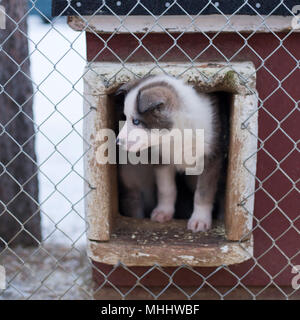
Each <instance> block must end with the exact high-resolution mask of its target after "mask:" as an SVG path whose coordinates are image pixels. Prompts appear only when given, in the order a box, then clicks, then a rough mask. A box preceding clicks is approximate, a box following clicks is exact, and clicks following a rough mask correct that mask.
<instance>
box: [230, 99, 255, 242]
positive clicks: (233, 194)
mask: <svg viewBox="0 0 300 320" xmlns="http://www.w3.org/2000/svg"><path fill="white" fill-rule="evenodd" d="M257 103H258V99H257V95H256V94H253V95H248V96H241V95H234V97H233V102H232V106H231V108H232V112H231V119H230V122H231V124H230V128H231V132H230V146H231V148H230V150H229V161H228V176H227V185H226V195H225V199H226V200H225V203H226V210H225V211H226V212H230V213H231V214H226V215H225V222H226V223H225V225H226V228H225V229H226V235H227V239H228V240H232V241H239V240H245V239H247V238H249V237H250V232H251V230H252V221H253V219H252V216H253V210H254V190H255V174H256V161H257V156H256V153H257V138H256V137H257V112H256V109H257ZM244 122H245V123H244ZM249 131H251V132H252V134H251V133H250V132H249ZM245 161H246V162H245ZM245 166H246V168H247V169H246V168H245ZM251 173H252V174H253V175H252V174H251ZM249 212H250V214H249Z"/></svg>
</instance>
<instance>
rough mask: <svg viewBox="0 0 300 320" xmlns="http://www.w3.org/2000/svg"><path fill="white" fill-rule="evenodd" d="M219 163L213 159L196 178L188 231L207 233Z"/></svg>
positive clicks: (209, 226) (210, 223)
mask: <svg viewBox="0 0 300 320" xmlns="http://www.w3.org/2000/svg"><path fill="white" fill-rule="evenodd" d="M220 168H221V162H220V160H219V159H215V160H214V162H213V163H209V164H208V167H207V168H206V169H204V171H203V173H202V174H201V175H200V176H198V180H197V187H196V190H195V193H194V210H193V214H192V216H191V218H190V219H189V221H188V226H187V227H188V229H189V230H192V231H193V232H198V231H207V230H209V229H210V228H211V225H212V210H213V204H214V199H215V194H216V191H217V185H218V180H219V175H220Z"/></svg>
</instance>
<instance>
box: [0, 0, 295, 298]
mask: <svg viewBox="0 0 300 320" xmlns="http://www.w3.org/2000/svg"><path fill="white" fill-rule="evenodd" d="M21 2H22V3H21ZM29 2H30V6H27V3H25V1H19V4H17V5H18V9H16V8H15V9H13V8H11V4H9V2H8V1H4V0H2V2H0V5H2V7H1V8H0V15H1V14H2V15H4V16H5V19H6V26H7V28H9V30H8V29H3V30H0V32H1V33H2V37H0V39H1V43H0V55H1V56H2V60H1V59H0V63H1V62H2V63H3V61H6V62H5V64H3V65H1V64H0V68H2V70H0V72H1V73H3V74H4V71H3V70H4V69H3V68H7V69H9V67H8V64H12V65H13V68H11V69H9V70H10V71H9V72H8V73H9V74H6V76H5V77H1V83H0V85H1V86H0V96H2V97H4V98H3V99H4V100H1V102H2V103H4V102H5V101H6V102H7V103H9V106H8V107H6V106H5V105H4V106H3V108H2V109H1V112H2V113H3V114H2V115H0V126H1V127H0V129H1V133H0V137H1V139H2V140H1V144H0V147H1V153H2V154H7V155H6V156H5V157H2V158H1V170H0V180H2V182H0V190H1V189H2V190H1V191H2V193H0V194H1V198H0V203H1V206H0V209H1V211H0V218H1V217H2V219H6V218H5V217H9V219H6V220H1V223H2V221H5V223H10V222H9V221H11V220H13V221H11V223H12V224H13V223H14V224H16V225H17V227H16V228H14V231H12V233H11V234H10V235H9V236H8V237H7V236H2V234H1V233H0V237H1V242H2V243H1V247H0V265H2V266H4V268H5V274H6V280H5V288H4V287H3V288H2V290H0V297H1V299H93V298H94V297H95V296H97V295H98V297H101V298H110V297H114V298H119V299H127V298H130V297H142V296H143V294H144V296H145V297H147V298H152V299H160V298H165V299H169V298H171V299H173V298H174V297H175V298H176V297H180V298H186V299H193V298H203V299H205V298H207V299H209V298H214V299H227V298H239V297H244V298H247V299H260V298H269V297H275V298H280V299H289V298H295V297H296V293H297V292H299V291H298V289H299V288H298V287H299V286H298V284H297V280H295V279H294V277H296V276H297V274H298V272H299V269H300V267H299V265H300V260H299V188H298V187H299V148H298V141H299V129H298V124H297V119H298V118H299V97H300V94H299V51H297V50H298V49H299V46H298V47H297V45H294V42H297V41H298V42H299V34H298V33H297V32H296V29H295V28H289V29H288V30H284V32H278V30H277V29H274V27H273V22H272V19H271V18H272V17H276V16H274V14H276V10H284V11H285V12H287V15H288V19H290V21H291V22H290V23H292V20H293V17H296V16H297V10H294V9H293V8H294V6H292V7H291V3H290V2H288V1H277V2H276V4H275V3H274V4H273V6H272V9H270V10H269V11H268V14H262V13H260V10H259V9H260V7H261V6H263V5H264V2H259V1H255V2H253V1H237V2H236V3H239V4H238V5H237V4H235V5H236V7H235V8H234V10H233V11H232V13H231V14H228V12H223V9H222V8H223V7H222V5H224V3H223V2H222V1H219V2H216V1H205V5H203V6H202V7H201V8H200V9H199V10H198V11H197V14H191V13H190V10H189V9H187V8H186V6H185V5H184V4H183V3H182V1H169V2H164V4H163V6H164V9H162V10H161V11H160V12H159V14H157V13H153V12H152V11H151V10H150V9H149V8H148V6H147V5H146V4H145V3H144V2H143V1H135V4H132V5H131V7H130V9H129V10H128V11H127V13H126V14H125V15H118V14H117V13H116V12H115V11H116V10H117V8H118V7H121V6H122V5H123V4H122V1H115V2H114V4H113V5H112V4H111V3H112V2H107V1H103V2H102V4H100V5H98V7H97V9H96V10H93V12H92V13H90V14H89V15H83V14H82V11H81V10H82V7H83V6H84V5H85V4H84V1H66V3H65V4H64V6H63V7H62V10H61V11H60V14H59V15H58V16H57V17H55V18H53V19H50V18H49V17H48V16H47V15H45V14H44V12H43V10H42V9H41V7H40V6H39V5H38V3H39V1H34V0H30V1H29ZM295 5H296V4H295ZM175 8H176V10H179V11H180V12H181V13H180V15H181V17H184V18H185V19H187V20H186V21H188V22H186V23H185V25H184V27H181V29H180V28H179V29H178V30H176V32H175V33H174V32H172V31H170V30H171V29H170V28H169V27H166V26H165V25H164V23H162V19H163V18H164V17H165V16H166V15H168V12H169V11H170V10H172V9H175ZM137 9H139V10H143V12H144V14H146V15H147V17H148V18H151V21H152V22H151V23H150V24H151V25H150V26H149V25H148V27H147V29H146V30H144V32H143V33H139V32H133V31H132V29H131V27H129V26H128V24H127V21H128V18H129V16H131V15H132V13H133V12H134V10H137ZM210 9H212V10H214V13H215V14H218V15H219V16H218V19H219V20H218V21H221V22H220V23H221V25H220V27H218V30H217V31H213V32H209V31H208V30H206V29H205V28H204V29H205V30H203V27H202V25H201V23H200V22H201V17H202V15H203V14H205V12H206V10H210ZM69 10H72V13H73V14H74V15H77V16H78V17H79V18H80V19H81V21H82V28H81V30H80V31H73V30H72V29H71V28H70V27H69V26H68V25H67V23H66V20H65V18H64V17H63V16H64V15H65V14H67V13H68V12H70V11H69ZM243 10H247V12H248V11H249V10H250V11H251V16H252V17H255V19H258V20H256V23H255V25H254V26H252V27H251V28H252V29H251V30H250V31H249V30H248V31H247V30H243V29H242V28H240V27H239V26H238V25H237V24H235V23H233V21H234V19H235V17H238V15H239V14H240V13H241V12H243ZM33 11H35V12H37V13H38V15H39V16H40V17H42V18H43V20H44V21H47V23H44V22H43V21H42V20H41V19H39V17H38V16H32V15H30V14H31V13H32V12H33ZM102 11H104V12H106V13H107V14H109V15H110V16H111V17H113V18H114V19H115V20H114V25H116V26H114V27H113V30H112V31H111V32H110V33H109V34H101V33H98V32H96V31H95V28H93V27H91V24H92V21H93V19H94V18H95V17H96V16H97V15H98V14H99V13H100V12H102ZM10 12H13V13H14V14H13V16H11V15H10ZM244 14H245V13H244ZM281 18H282V17H278V23H279V22H280V19H281ZM296 19H297V18H296ZM26 21H27V22H26ZM199 21H200V22H199ZM285 21H286V20H285ZM293 21H294V20H293ZM26 24H28V30H27V27H26ZM270 24H272V26H270ZM155 30H156V31H155ZM157 30H159V31H158V32H159V33H160V34H163V35H164V36H165V37H167V39H168V42H167V44H166V43H165V44H164V45H162V47H163V52H162V53H160V52H159V50H158V51H157V50H156V49H155V47H154V46H153V47H152V46H151V45H149V40H148V38H147V37H148V36H149V35H151V34H152V33H153V32H154V31H155V32H157ZM191 30H192V31H193V32H197V33H198V34H200V35H201V41H202V42H203V46H202V47H201V50H198V47H197V46H195V47H197V48H196V49H195V50H194V51H193V50H191V48H190V47H186V46H185V40H184V39H185V37H186V36H187V35H188V34H190V33H191ZM224 31H226V33H225V36H224V37H225V38H226V37H227V38H228V37H231V38H232V39H238V41H237V42H236V43H234V44H233V47H234V48H233V49H232V50H234V51H232V52H230V50H229V51H228V48H227V49H226V50H225V49H224V46H225V47H226V46H228V43H227V42H226V41H225V40H224V39H221V40H220V36H221V37H222V36H223V34H224ZM246 31H247V32H246ZM86 32H88V33H89V35H90V36H92V37H94V38H95V39H97V41H98V42H99V44H101V45H99V49H98V50H97V52H96V53H95V54H93V55H92V56H90V57H89V63H88V66H89V65H92V62H94V61H101V60H102V58H103V56H109V57H110V59H113V60H114V61H117V62H118V63H119V70H118V72H116V75H117V73H119V72H121V71H122V70H129V69H130V68H129V69H128V63H129V62H130V61H132V59H133V60H134V59H135V58H134V57H135V55H136V54H137V52H139V51H141V50H143V52H144V53H143V54H144V55H147V60H148V61H149V62H151V63H153V69H154V68H159V69H161V72H165V70H164V69H163V67H162V65H163V62H165V61H168V55H169V54H170V52H172V50H175V49H176V50H177V52H178V54H180V56H181V58H180V59H181V61H185V63H188V64H189V67H188V68H187V70H185V71H184V72H187V71H188V70H190V69H193V68H195V65H196V63H197V61H199V60H201V59H202V58H203V61H209V55H210V54H211V53H212V52H214V54H213V56H214V57H216V56H217V57H218V61H221V62H222V63H223V64H224V68H225V67H228V66H229V67H230V66H231V63H232V62H233V61H236V60H237V61H240V60H244V61H249V60H253V61H254V64H255V67H256V73H257V83H258V93H257V99H258V107H257V110H256V114H257V113H258V124H259V134H258V136H257V135H256V133H255V132H251V131H249V133H250V134H252V135H254V136H255V137H256V138H257V141H258V149H257V153H256V154H255V155H252V156H257V159H258V161H257V173H256V174H255V172H254V173H253V172H250V173H251V174H252V175H253V176H255V180H256V187H255V192H254V193H253V192H252V193H251V194H248V195H247V197H246V198H249V199H250V198H252V199H253V198H254V197H255V209H254V214H253V213H252V212H249V214H251V215H252V216H253V229H252V230H251V233H253V235H254V256H252V258H251V259H250V260H249V262H246V265H245V266H244V267H243V268H239V265H237V266H227V265H221V266H219V267H216V268H206V269H205V270H204V271H202V269H201V268H193V267H191V266H188V265H182V266H179V267H175V268H173V269H172V270H171V271H170V270H169V269H168V268H167V269H166V268H164V267H162V266H160V265H157V264H155V265H153V266H152V267H147V268H144V269H139V270H138V269H134V268H131V267H128V266H126V265H125V264H123V263H121V262H120V263H118V264H117V265H115V266H113V267H112V268H109V269H105V268H104V267H100V266H99V265H97V264H94V263H93V261H91V259H90V258H88V256H87V253H86V247H85V246H86V230H87V224H86V221H85V219H86V218H85V213H84V200H85V198H86V196H87V194H88V193H89V192H92V189H90V190H88V191H84V183H88V184H89V181H87V180H86V178H85V175H84V172H83V158H84V156H85V151H84V149H83V142H85V143H89V141H84V137H83V134H82V124H83V121H84V118H85V117H87V116H88V114H89V113H91V112H94V110H93V108H91V109H90V110H89V111H88V113H84V112H83V109H82V103H83V101H84V100H86V98H85V97H84V94H83V77H84V71H83V70H84V67H85V65H86V43H85V41H86V39H85V33H86ZM261 32H263V33H261ZM120 33H127V34H129V35H130V36H131V37H132V39H133V40H132V41H134V42H135V43H136V45H135V46H134V48H133V49H132V50H129V51H130V52H127V53H126V54H119V52H116V50H115V46H116V43H114V39H117V40H116V41H118V39H120V38H118V37H119V36H120ZM266 34H268V36H267V37H269V38H271V40H270V43H269V42H268V41H269V40H268V39H269V38H267V37H265V35H266ZM3 35H4V36H3ZM264 37H265V38H264ZM227 38H226V39H227ZM12 39H14V41H21V40H23V43H28V46H29V47H28V52H27V54H26V56H25V57H23V58H20V56H18V54H17V53H16V51H15V50H14V48H13V49H11V46H12V47H14V45H9V42H10V41H12ZM164 39H166V38H164ZM264 39H266V46H267V50H260V51H259V50H258V49H257V48H261V49H264ZM223 41H224V42H225V45H222V42H223ZM293 41H294V42H293ZM150 42H151V40H150ZM229 43H230V42H229ZM169 44H170V45H169ZM166 46H168V47H167V48H166ZM297 48H298V49H297ZM192 49H193V48H192ZM197 50H198V51H197ZM229 52H230V54H229ZM244 52H246V53H245V54H244ZM243 54H244V55H243ZM277 54H281V55H282V56H283V58H284V60H282V65H278V63H277V62H278V60H276V59H275V58H274V57H275V56H276V55H277ZM241 57H242V58H241ZM273 58H274V61H273V60H272V59H273ZM103 59H105V58H103ZM29 61H30V68H29ZM26 64H28V66H27V69H26ZM197 72H199V74H200V75H201V76H202V77H206V76H205V74H204V73H203V74H201V71H199V70H197ZM137 76H138V75H137ZM260 76H261V77H262V79H268V80H267V81H266V82H265V83H266V87H264V83H262V82H263V81H264V80H260ZM114 78H115V77H112V78H111V79H109V81H110V82H113V81H114ZM14 79H15V80H18V81H17V82H13V81H14ZM205 81H207V82H208V83H209V82H210V81H211V79H209V78H206V79H205ZM242 81H243V82H244V83H245V86H247V81H248V79H242ZM20 82H29V83H30V85H29V89H28V88H27V89H25V92H26V94H24V96H23V97H22V96H21V97H19V96H18V93H17V91H18V90H17V91H15V90H12V89H11V87H10V85H11V83H13V85H14V86H19V85H20V86H21V84H20ZM261 88H264V89H263V92H262V93H261V92H260V89H261ZM277 101H279V103H280V105H277ZM30 102H31V103H33V105H32V109H31V110H33V112H32V111H30V108H28V105H27V104H28V103H30ZM8 109H9V116H6V117H3V115H4V113H5V112H8ZM252 116H255V115H250V118H251V117H252ZM18 117H21V118H22V119H23V120H22V121H23V122H24V123H26V125H25V127H26V126H27V127H28V126H32V128H33V129H32V133H30V132H29V133H28V132H27V136H26V137H25V138H24V137H22V132H21V133H20V135H21V136H19V135H16V134H15V133H16V132H15V130H17V129H18V126H19V124H16V125H14V126H13V123H14V122H15V121H16V119H17V118H18ZM248 120H249V119H247V121H245V128H246V130H249V129H248V128H247V122H248ZM22 130H23V129H22ZM5 139H7V140H9V144H5V143H4V142H3V141H4V140H5ZM29 142H30V143H32V144H33V145H34V146H35V150H34V148H33V147H31V148H29V147H28V145H29ZM12 145H14V147H13V148H14V151H10V150H9V149H8V146H12ZM27 148H29V149H30V150H29V149H27ZM28 150H29V151H28ZM21 155H22V156H24V159H23V158H21V162H23V163H24V166H25V162H28V161H29V162H30V163H32V168H31V171H30V172H31V176H28V174H25V178H24V177H22V176H20V175H19V173H18V172H19V171H18V170H16V171H14V170H12V169H11V168H12V166H14V162H17V161H20V156H21ZM22 159H23V160H22ZM247 161H248V159H244V164H243V165H244V166H245V168H246V169H248V170H251V168H248V167H247ZM5 179H8V180H12V181H13V183H14V184H15V185H16V186H17V187H15V188H14V189H13V191H9V196H8V197H4V196H2V194H4V193H3V189H5V188H6V187H7V186H8V185H9V183H8V182H7V183H8V184H6V180H5ZM34 179H37V181H38V182H36V187H35V188H37V189H38V195H37V191H32V189H28V185H29V184H30V183H33V180H34ZM22 197H24V198H22ZM20 201H21V202H22V201H23V203H25V202H30V203H31V204H29V205H28V207H26V206H25V207H23V208H22V209H21V212H24V211H26V210H27V211H28V213H27V215H26V216H25V217H22V214H20V215H21V217H20V216H18V214H17V213H16V211H15V210H19V209H14V208H17V207H18V203H20ZM16 202H17V204H16V207H14V206H13V204H15V203H16ZM241 205H243V204H241ZM245 210H247V208H246V207H245ZM18 212H19V211H18ZM37 217H39V219H37ZM10 219H11V220H10ZM33 220H34V221H35V222H34V226H35V227H34V226H33V227H32V226H31V225H30V223H31V221H33ZM39 226H40V227H41V230H40V231H41V232H40V234H39V232H38V231H37V229H39ZM6 229H9V226H8V225H7V227H5V228H4V229H3V228H1V232H4V233H5V232H6V231H5V230H6ZM32 230H33V231H32ZM24 233H25V234H26V235H27V236H28V235H29V237H30V239H31V240H30V241H29V240H28V241H27V242H29V244H31V245H33V246H24V245H25V244H26V241H25V240H24V241H25V242H23V244H22V241H20V242H19V243H18V244H17V245H16V244H15V243H14V241H16V239H17V238H18V236H21V235H22V234H24ZM24 239H26V237H25V238H24ZM32 239H33V240H32ZM30 242H31V243H30ZM240 243H241V247H242V248H243V249H244V247H243V246H242V239H241V241H240ZM256 244H257V248H256ZM244 250H245V249H244ZM274 256H275V257H277V258H275V259H274ZM276 259H277V260H276ZM275 264H276V265H275ZM298 267H299V269H298ZM183 270H184V272H185V273H183V274H184V275H181V273H182V272H183ZM0 271H1V269H0ZM122 272H123V273H122ZM95 273H97V277H102V281H101V284H99V283H98V285H95V283H94V281H93V279H92V275H93V274H94V275H95ZM116 273H118V274H119V275H120V274H121V275H122V274H127V275H126V277H131V278H132V279H131V285H129V286H128V285H127V286H122V285H121V284H120V281H119V280H116V279H117V278H115V277H114V275H115V274H116ZM3 274H4V271H3V272H2V278H3ZM157 274H159V276H157ZM220 274H221V275H222V274H226V277H230V279H231V285H228V284H227V285H224V284H223V285H218V284H217V283H218V280H215V278H216V279H217V278H218V275H220ZM186 275H188V277H191V278H192V279H195V283H197V286H196V287H195V286H191V285H188V286H184V285H183V283H184V280H182V279H183V277H185V276H186ZM151 276H153V277H158V278H159V279H161V278H163V279H164V280H162V282H161V283H162V285H160V286H158V285H156V286H152V285H151V280H150V282H149V281H148V282H147V281H145V280H146V279H148V278H149V277H150V278H151ZM221 277H222V276H221ZM251 277H252V278H253V277H254V280H251V279H252V278H251ZM255 277H257V278H259V280H258V281H256V280H255ZM178 278H180V279H181V280H180V281H177V279H178ZM287 278H288V279H289V281H291V282H290V284H287V280H286V279H287ZM0 279H1V276H0ZM249 279H250V280H249ZM293 279H294V280H293ZM251 281H253V283H254V285H251V284H249V283H251ZM295 281H296V282H295ZM154 282H155V281H154ZM0 285H1V281H0ZM0 289H1V288H0ZM171 289H172V290H173V291H170V290H171ZM269 290H272V292H271V293H270V294H269V295H268V292H270V291H269ZM134 294H135V295H134Z"/></svg>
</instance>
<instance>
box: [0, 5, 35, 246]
mask: <svg viewBox="0 0 300 320" xmlns="http://www.w3.org/2000/svg"><path fill="white" fill-rule="evenodd" d="M1 5H3V6H4V7H5V9H6V14H7V16H8V17H7V19H6V21H7V23H6V29H5V30H0V246H3V245H5V244H7V243H8V244H9V246H12V245H16V244H21V245H24V246H30V245H37V244H38V242H39V241H40V240H41V226H40V212H39V205H38V179H37V165H36V155H35V149H34V145H35V136H34V134H35V132H34V124H33V121H32V118H33V113H32V94H33V88H32V82H31V80H30V62H29V58H28V39H27V37H26V35H27V22H26V18H24V15H25V14H26V13H27V10H28V8H27V1H26V0H2V2H1ZM9 17H10V18H9ZM12 20H13V21H12ZM1 45H2V49H1Z"/></svg>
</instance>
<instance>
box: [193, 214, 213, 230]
mask: <svg viewBox="0 0 300 320" xmlns="http://www.w3.org/2000/svg"><path fill="white" fill-rule="evenodd" d="M211 224H212V221H211V217H209V216H208V217H207V216H199V215H195V216H193V215H192V217H191V218H190V219H189V221H188V225H187V228H188V230H192V231H193V232H199V231H208V230H209V229H210V228H211Z"/></svg>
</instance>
